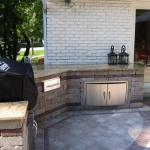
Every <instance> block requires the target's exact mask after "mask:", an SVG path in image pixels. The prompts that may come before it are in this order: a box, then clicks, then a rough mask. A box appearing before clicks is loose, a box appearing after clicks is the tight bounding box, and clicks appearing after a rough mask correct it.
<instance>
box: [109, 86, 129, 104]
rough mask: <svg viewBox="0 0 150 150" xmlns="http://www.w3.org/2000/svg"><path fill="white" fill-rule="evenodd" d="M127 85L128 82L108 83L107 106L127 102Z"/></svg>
mask: <svg viewBox="0 0 150 150" xmlns="http://www.w3.org/2000/svg"><path fill="white" fill-rule="evenodd" d="M126 86H127V85H126V83H120V84H119V83H117V84H108V91H107V92H108V93H107V106H112V105H122V104H125V101H126V91H127V90H126Z"/></svg>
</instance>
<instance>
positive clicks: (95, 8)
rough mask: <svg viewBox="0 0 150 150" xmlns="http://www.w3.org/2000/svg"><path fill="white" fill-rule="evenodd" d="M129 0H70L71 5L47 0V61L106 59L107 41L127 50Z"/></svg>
mask: <svg viewBox="0 0 150 150" xmlns="http://www.w3.org/2000/svg"><path fill="white" fill-rule="evenodd" d="M132 1H133V0H118V1H115V0H107V1H104V0H103V1H100V0H72V2H73V3H74V6H73V7H72V8H71V7H69V6H68V4H65V0H51V2H48V3H47V58H45V59H47V63H106V62H107V54H108V53H109V52H110V47H111V45H114V47H115V52H116V53H120V52H121V46H122V45H125V46H126V52H127V53H130V50H131V30H132ZM137 1H139V2H141V1H148V0H137Z"/></svg>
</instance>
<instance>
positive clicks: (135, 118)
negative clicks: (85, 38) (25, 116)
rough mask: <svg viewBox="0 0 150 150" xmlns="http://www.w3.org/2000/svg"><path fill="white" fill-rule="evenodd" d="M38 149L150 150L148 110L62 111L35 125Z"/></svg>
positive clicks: (146, 107)
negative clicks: (37, 127)
mask: <svg viewBox="0 0 150 150" xmlns="http://www.w3.org/2000/svg"><path fill="white" fill-rule="evenodd" d="M39 149H40V150H148V149H149V150H150V107H148V106H144V107H143V108H137V109H135V108H134V109H120V110H119V109H118V110H107V111H106V110H105V111H102V110H100V111H80V112H66V113H64V114H62V115H60V116H58V117H55V118H53V119H51V120H48V121H46V122H43V123H41V124H39V131H38V135H37V138H36V150H39Z"/></svg>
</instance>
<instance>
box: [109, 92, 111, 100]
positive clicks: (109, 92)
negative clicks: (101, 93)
mask: <svg viewBox="0 0 150 150" xmlns="http://www.w3.org/2000/svg"><path fill="white" fill-rule="evenodd" d="M110 96H111V92H110V91H109V99H110Z"/></svg>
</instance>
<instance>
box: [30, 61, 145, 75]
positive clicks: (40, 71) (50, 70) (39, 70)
mask: <svg viewBox="0 0 150 150" xmlns="http://www.w3.org/2000/svg"><path fill="white" fill-rule="evenodd" d="M144 68H145V67H144V65H140V64H128V65H108V64H48V65H39V66H33V70H34V75H35V78H39V77H44V76H47V75H54V74H57V73H64V72H67V71H100V70H101V71H102V70H137V69H138V70H140V69H144Z"/></svg>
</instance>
